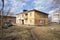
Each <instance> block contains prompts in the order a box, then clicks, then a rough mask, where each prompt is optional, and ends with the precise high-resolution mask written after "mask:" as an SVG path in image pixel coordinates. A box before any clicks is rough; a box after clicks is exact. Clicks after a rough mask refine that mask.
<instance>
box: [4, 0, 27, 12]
mask: <svg viewBox="0 0 60 40" xmlns="http://www.w3.org/2000/svg"><path fill="white" fill-rule="evenodd" d="M7 4H8V5H9V6H8V7H11V8H12V9H11V12H16V11H17V10H19V9H20V8H23V7H24V6H25V5H26V3H25V2H24V3H23V2H22V0H5V5H7Z"/></svg>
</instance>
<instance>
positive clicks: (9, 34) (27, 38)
mask: <svg viewBox="0 0 60 40" xmlns="http://www.w3.org/2000/svg"><path fill="white" fill-rule="evenodd" d="M3 34H4V35H3V40H60V25H59V24H53V25H51V24H49V25H44V26H25V25H24V26H22V25H20V26H12V27H9V28H5V29H3ZM0 35H1V29H0ZM0 40H1V36H0Z"/></svg>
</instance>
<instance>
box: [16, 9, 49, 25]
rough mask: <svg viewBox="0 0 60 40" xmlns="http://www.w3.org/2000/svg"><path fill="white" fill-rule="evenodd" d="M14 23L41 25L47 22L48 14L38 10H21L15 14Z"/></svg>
mask: <svg viewBox="0 0 60 40" xmlns="http://www.w3.org/2000/svg"><path fill="white" fill-rule="evenodd" d="M16 23H17V24H22V25H43V24H48V14H46V13H43V12H40V11H38V10H35V9H33V10H29V11H23V12H21V13H18V14H16Z"/></svg>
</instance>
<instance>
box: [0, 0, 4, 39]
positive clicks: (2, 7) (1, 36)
mask: <svg viewBox="0 0 60 40" xmlns="http://www.w3.org/2000/svg"><path fill="white" fill-rule="evenodd" d="M1 1H2V11H1V38H2V40H4V39H3V11H4V0H1Z"/></svg>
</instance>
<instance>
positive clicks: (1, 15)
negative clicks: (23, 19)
mask: <svg viewBox="0 0 60 40" xmlns="http://www.w3.org/2000/svg"><path fill="white" fill-rule="evenodd" d="M0 16H2V15H0ZM3 16H4V17H13V18H16V17H15V16H9V15H8V16H6V15H3Z"/></svg>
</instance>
